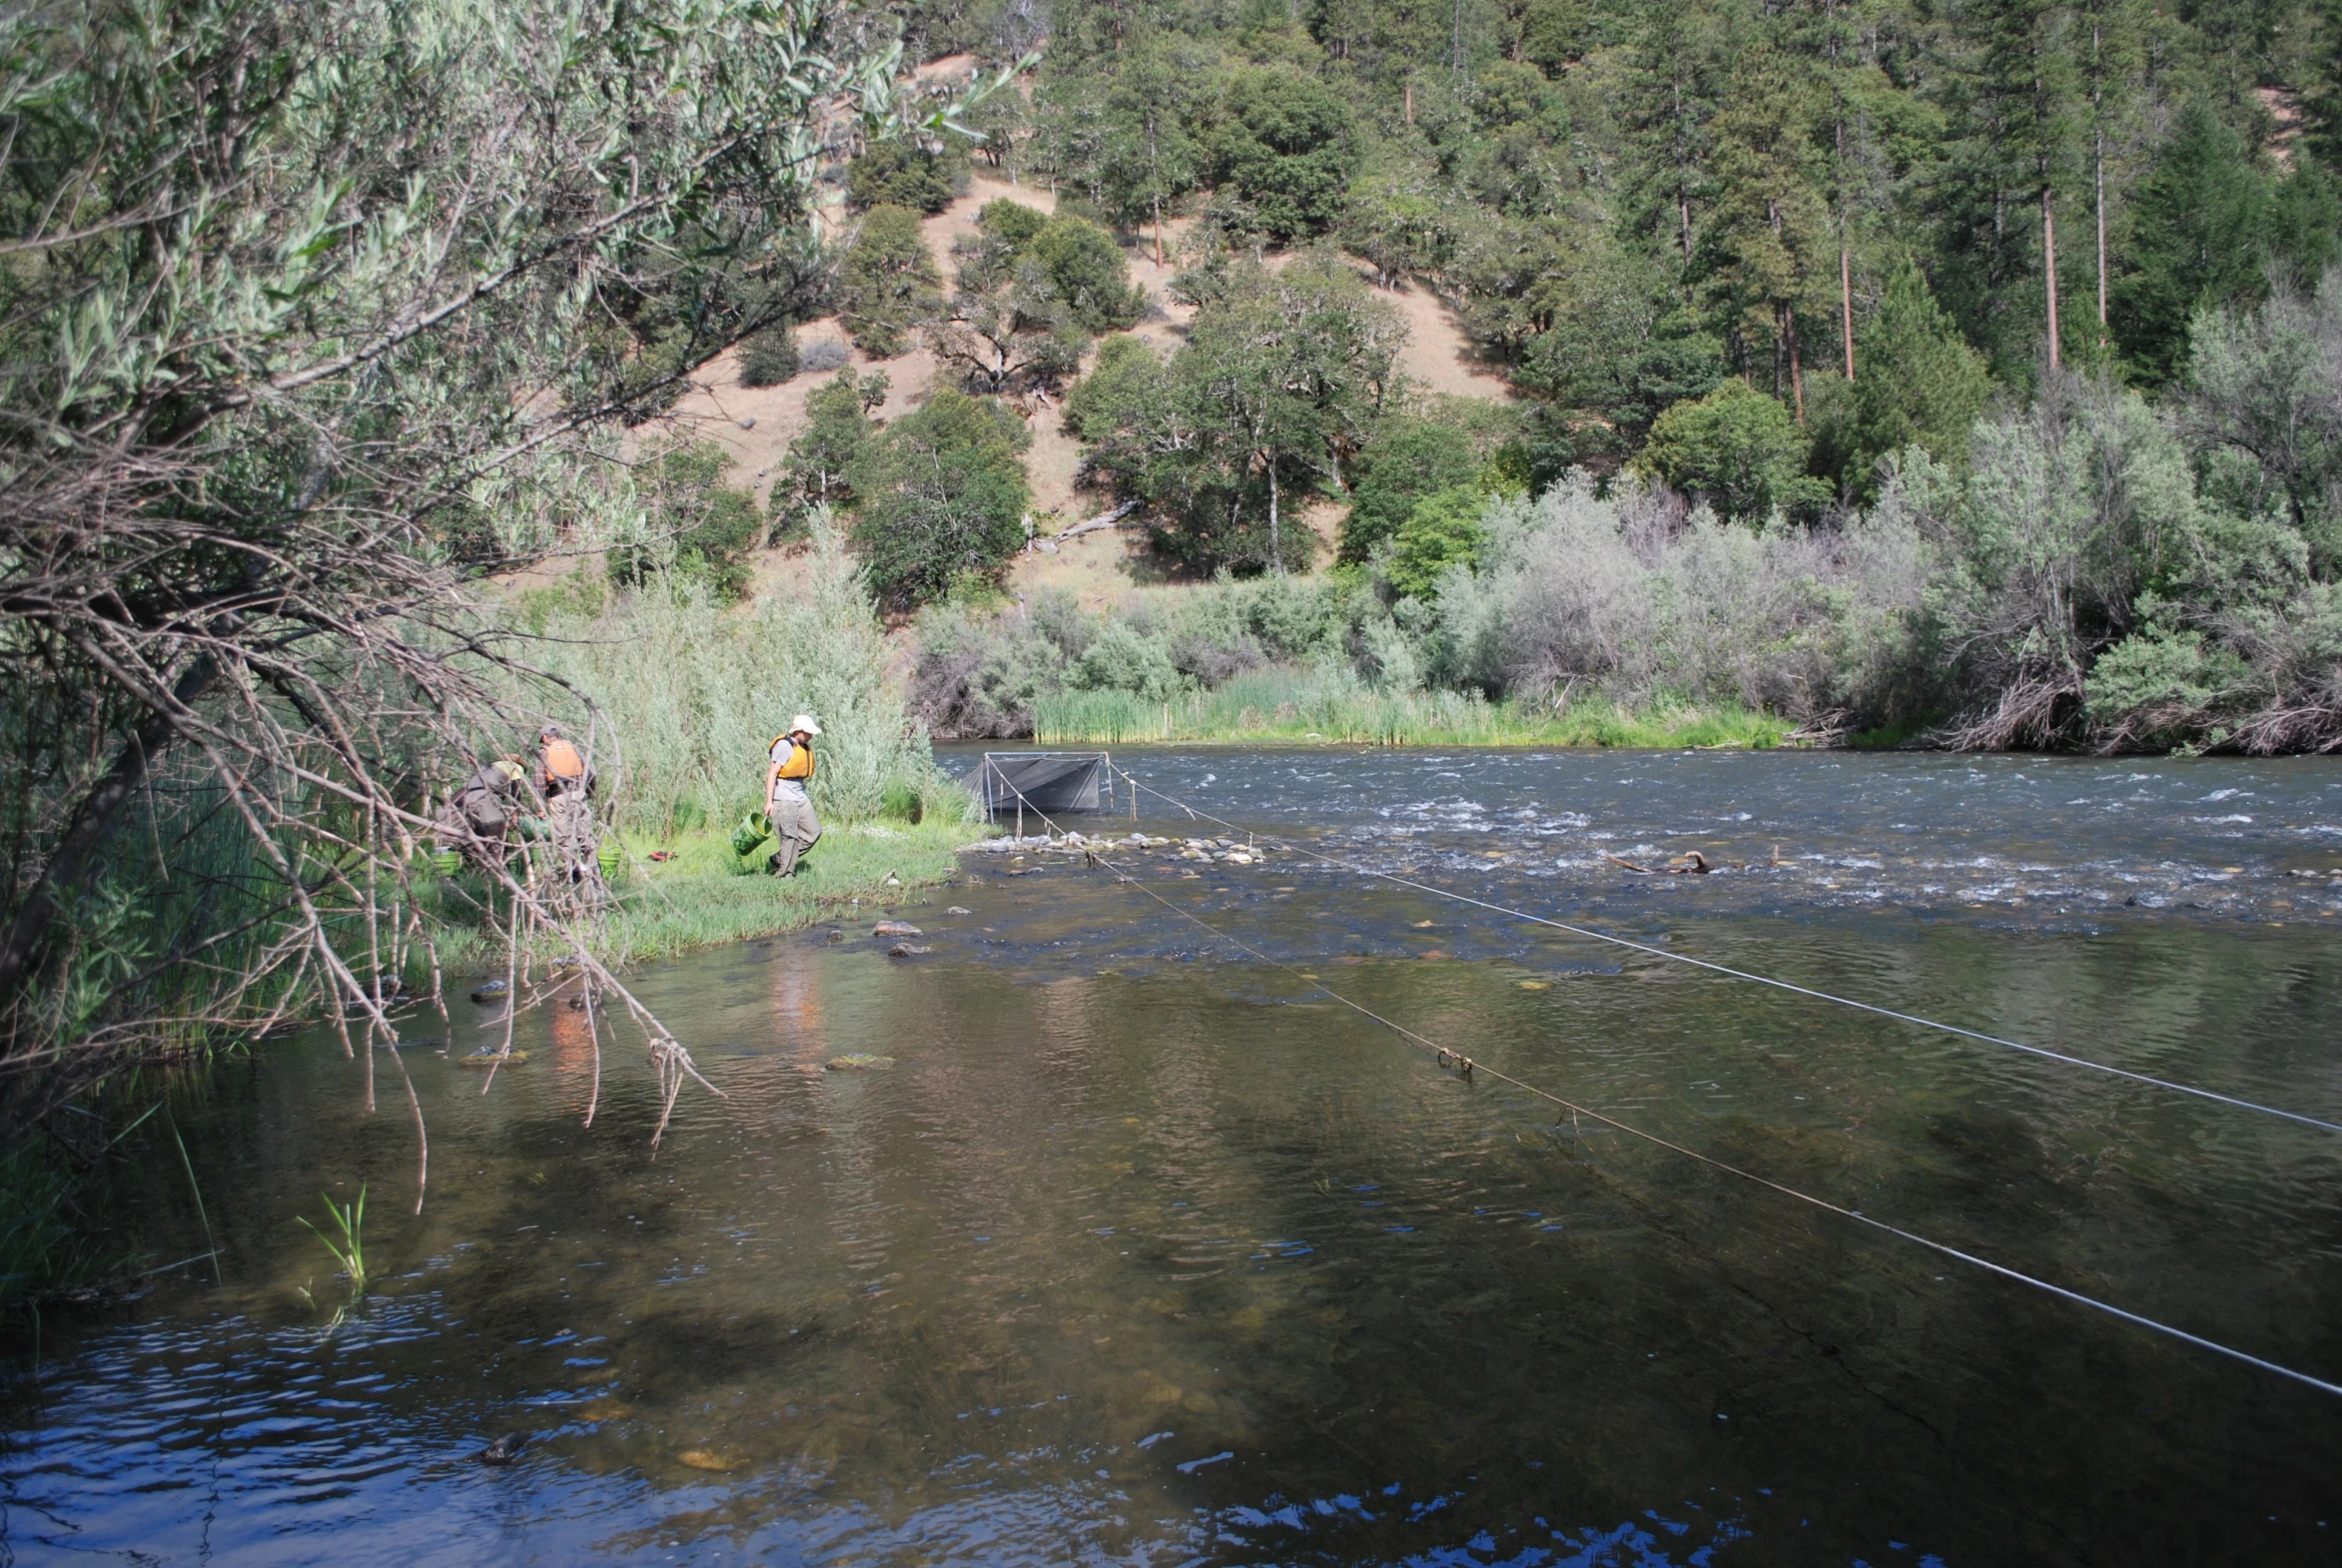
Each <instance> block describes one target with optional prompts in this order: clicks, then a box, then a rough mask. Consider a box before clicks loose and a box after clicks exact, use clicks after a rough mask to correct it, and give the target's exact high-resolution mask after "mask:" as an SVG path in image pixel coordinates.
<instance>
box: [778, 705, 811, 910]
mask: <svg viewBox="0 0 2342 1568" xmlns="http://www.w3.org/2000/svg"><path fill="white" fill-rule="evenodd" d="M820 733H821V726H820V725H818V724H816V723H814V722H813V715H812V714H810V713H800V714H798V715H797V716H796V717H795V718H793V719H791V720H790V721H789V733H788V734H786V735H782V736H778V737H776V738H775V739H774V741H773V743H772V747H771V750H770V753H769V755H770V758H771V762H772V766H771V769H770V771H769V773H768V774H767V777H766V780H765V788H764V814H765V817H766V819H767V820H768V821H770V822H771V823H772V828H773V838H774V840H775V842H776V844H777V846H778V847H777V848H775V849H774V850H773V853H772V858H771V859H770V860H768V861H767V862H766V863H765V864H766V865H767V866H768V867H769V868H770V869H771V871H772V874H773V875H774V876H776V877H791V876H795V875H796V874H797V857H799V856H800V855H802V854H804V853H805V852H806V851H807V850H809V849H811V848H813V846H814V843H815V841H816V840H818V839H819V838H820V837H821V822H820V820H819V819H818V818H816V817H815V816H814V814H813V802H812V800H811V799H809V798H808V797H807V796H806V793H805V786H806V784H807V783H808V782H809V781H810V780H811V779H812V778H813V737H814V736H816V735H818V734H820Z"/></svg>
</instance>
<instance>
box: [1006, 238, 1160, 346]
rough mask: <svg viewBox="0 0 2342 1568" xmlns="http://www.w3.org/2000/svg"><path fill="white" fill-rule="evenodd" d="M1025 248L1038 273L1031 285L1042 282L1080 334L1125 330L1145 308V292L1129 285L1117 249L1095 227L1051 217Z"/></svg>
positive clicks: (1125, 265) (1128, 277)
mask: <svg viewBox="0 0 2342 1568" xmlns="http://www.w3.org/2000/svg"><path fill="white" fill-rule="evenodd" d="M1024 249H1025V251H1026V253H1027V254H1028V255H1030V256H1031V257H1032V259H1033V261H1034V262H1035V264H1036V265H1037V266H1038V268H1039V274H1038V279H1036V280H1035V282H1040V281H1046V286H1047V294H1048V296H1049V298H1050V300H1051V301H1053V302H1054V303H1056V304H1058V305H1060V306H1062V307H1063V309H1064V311H1065V313H1066V315H1067V317H1068V318H1069V319H1070V320H1071V321H1072V322H1073V324H1074V325H1075V326H1077V327H1079V328H1080V329H1081V330H1082V331H1083V332H1085V333H1103V332H1114V331H1117V330H1118V329H1121V328H1125V327H1129V326H1131V325H1132V324H1133V323H1135V322H1137V321H1138V320H1139V316H1140V313H1141V312H1143V311H1145V310H1146V309H1147V292H1146V291H1145V290H1144V289H1140V288H1136V287H1134V286H1133V285H1132V283H1131V282H1130V264H1129V263H1128V262H1126V261H1125V260H1124V258H1123V251H1122V247H1121V246H1119V245H1116V244H1115V242H1114V236H1112V235H1110V234H1108V233H1107V232H1106V231H1105V230H1104V229H1101V228H1099V227H1098V226H1097V225H1096V224H1094V223H1090V222H1088V221H1086V220H1084V219H1080V218H1065V217H1059V218H1054V219H1052V220H1050V221H1049V222H1048V223H1046V224H1044V225H1042V226H1041V227H1040V228H1039V229H1037V230H1035V231H1034V232H1033V235H1032V237H1031V239H1030V240H1029V241H1028V242H1027V243H1026V245H1025V247H1024ZM1028 287H1029V288H1030V287H1031V286H1030V285H1029V286H1028Z"/></svg>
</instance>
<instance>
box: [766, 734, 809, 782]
mask: <svg viewBox="0 0 2342 1568" xmlns="http://www.w3.org/2000/svg"><path fill="white" fill-rule="evenodd" d="M788 739H789V737H788V736H786V735H775V736H774V737H773V743H772V745H770V746H767V747H765V748H764V749H765V752H766V754H767V755H770V754H771V753H772V752H773V750H774V749H775V748H777V747H778V746H779V745H780V744H781V742H782V741H784V740H788ZM773 777H774V778H776V779H809V778H811V777H813V748H812V747H811V746H809V745H807V744H806V743H805V742H803V741H794V742H791V744H790V749H789V760H788V761H786V762H776V763H774V764H773Z"/></svg>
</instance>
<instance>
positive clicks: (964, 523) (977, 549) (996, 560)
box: [848, 388, 1033, 609]
mask: <svg viewBox="0 0 2342 1568" xmlns="http://www.w3.org/2000/svg"><path fill="white" fill-rule="evenodd" d="M1032 439H1033V438H1032V436H1031V435H1030V434H1029V433H1028V432H1027V431H1026V428H1025V421H1024V420H1022V419H1020V418H1018V417H1017V416H1016V415H1015V414H1013V413H1011V412H1010V411H1009V410H1008V409H1006V408H1003V407H1002V406H1001V405H1000V404H999V403H997V402H995V401H993V400H991V399H989V398H977V397H969V396H967V395H965V394H963V393H961V392H954V391H952V390H950V389H948V388H946V389H942V390H939V391H938V392H936V393H935V395H934V397H933V398H931V399H930V400H929V401H928V403H927V405H926V406H925V407H922V408H918V409H915V410H913V411H912V412H910V413H907V414H905V415H904V416H903V417H901V418H899V419H897V420H895V422H894V423H892V424H890V425H889V426H887V428H886V429H885V430H884V431H883V432H882V433H880V434H879V435H878V436H877V437H876V438H874V439H870V440H866V441H865V442H863V444H862V448H861V450H860V451H859V453H857V455H856V456H855V458H854V461H853V463H852V465H851V467H850V468H849V470H848V482H849V483H850V484H851V485H852V486H853V489H854V492H855V495H856V513H855V521H854V542H855V545H856V547H857V548H858V549H859V550H860V551H861V553H862V557H863V560H864V561H865V562H866V563H867V565H868V568H869V571H870V580H871V585H872V586H873V587H874V588H875V589H876V590H877V591H878V594H879V597H880V599H881V600H882V601H883V602H885V603H886V604H888V605H889V606H890V607H894V608H898V609H912V608H916V607H918V606H919V605H922V604H926V603H930V602H932V601H934V600H936V599H939V598H942V597H944V596H945V595H946V594H948V593H950V592H952V591H954V590H955V589H957V588H960V587H963V586H965V585H968V584H970V583H974V582H982V581H985V580H988V579H990V578H992V577H994V576H996V575H997V574H998V573H999V571H1000V570H1001V568H1002V567H1004V566H1005V565H1007V564H1008V561H1009V558H1010V557H1011V556H1012V555H1014V554H1015V553H1016V551H1017V549H1018V548H1019V546H1021V545H1022V544H1023V543H1024V542H1025V526H1024V518H1025V507H1026V503H1027V499H1028V491H1027V488H1026V483H1025V465H1024V461H1023V453H1024V451H1025V448H1026V447H1027V446H1029V445H1031V444H1032Z"/></svg>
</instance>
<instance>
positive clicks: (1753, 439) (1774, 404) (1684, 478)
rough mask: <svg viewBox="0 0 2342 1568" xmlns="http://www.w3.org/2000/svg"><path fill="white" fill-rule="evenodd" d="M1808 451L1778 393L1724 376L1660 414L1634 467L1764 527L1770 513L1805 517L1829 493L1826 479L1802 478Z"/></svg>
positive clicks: (1723, 511)
mask: <svg viewBox="0 0 2342 1568" xmlns="http://www.w3.org/2000/svg"><path fill="white" fill-rule="evenodd" d="M1806 455H1807V442H1806V434H1805V431H1803V430H1801V429H1799V428H1798V425H1797V420H1796V419H1795V418H1794V417H1792V416H1791V414H1790V411H1789V410H1788V409H1787V408H1785V407H1783V406H1782V405H1781V401H1780V399H1778V398H1775V397H1768V396H1766V395H1765V394H1764V393H1763V392H1757V391H1755V390H1754V389H1752V388H1750V387H1748V386H1746V385H1745V384H1743V383H1741V382H1726V383H1725V384H1724V385H1723V386H1722V387H1719V388H1717V389H1716V390H1715V391H1714V392H1710V393H1709V394H1708V395H1707V396H1705V397H1701V398H1697V399H1695V400H1692V401H1689V402H1679V403H1677V404H1676V405H1675V406H1674V407H1672V408H1670V409H1668V410H1667V411H1666V412H1665V413H1663V414H1661V415H1660V416H1659V419H1658V422H1657V423H1655V424H1653V425H1652V426H1651V439H1650V441H1649V443H1648V444H1647V445H1645V446H1644V448H1643V450H1642V452H1641V454H1640V455H1638V456H1637V457H1636V458H1635V466H1636V468H1637V470H1638V471H1639V472H1641V473H1643V474H1645V475H1647V476H1648V477H1651V478H1655V479H1661V480H1664V481H1665V482H1666V483H1668V484H1671V485H1673V486H1674V487H1675V488H1676V489H1678V490H1681V491H1683V492H1684V493H1685V494H1686V495H1688V496H1690V497H1691V498H1692V500H1693V501H1694V502H1695V503H1697V502H1701V501H1705V502H1706V503H1707V504H1709V505H1711V506H1713V507H1715V508H1716V512H1717V515H1719V516H1721V517H1724V518H1726V519H1728V520H1731V521H1736V522H1746V523H1749V524H1751V525H1753V526H1756V527H1763V526H1765V525H1766V523H1767V522H1768V521H1769V520H1770V519H1772V518H1773V517H1775V516H1776V515H1782V516H1789V517H1804V516H1809V515H1811V514H1812V513H1813V512H1814V511H1815V510H1816V509H1817V508H1819V507H1820V506H1822V505H1823V504H1825V503H1826V502H1827V501H1828V500H1829V499H1830V488H1829V486H1828V485H1826V484H1823V483H1821V482H1820V481H1818V480H1815V479H1811V478H1808V477H1807V476H1806Z"/></svg>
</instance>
